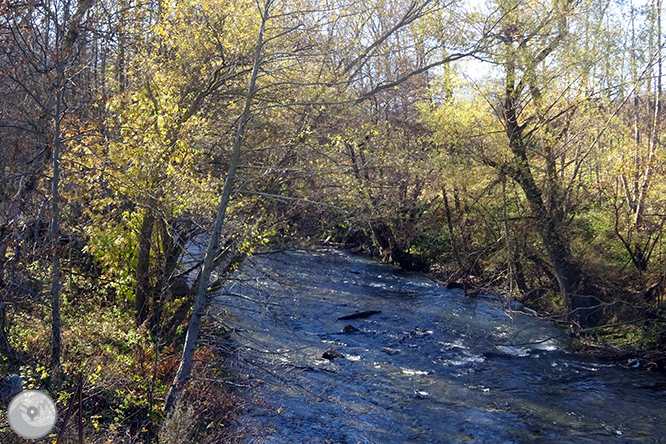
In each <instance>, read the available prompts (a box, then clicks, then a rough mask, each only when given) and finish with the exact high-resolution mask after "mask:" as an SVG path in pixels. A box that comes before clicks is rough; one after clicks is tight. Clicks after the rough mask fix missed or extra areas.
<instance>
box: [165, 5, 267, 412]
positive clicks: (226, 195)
mask: <svg viewBox="0 0 666 444" xmlns="http://www.w3.org/2000/svg"><path fill="white" fill-rule="evenodd" d="M271 5H272V0H267V1H266V3H265V6H264V10H263V12H262V21H261V27H260V29H259V34H258V36H257V44H256V47H255V52H254V67H253V68H252V74H251V76H250V83H249V86H248V89H247V93H246V95H245V106H244V108H243V113H242V114H241V116H240V119H239V122H238V128H237V130H236V135H235V137H234V144H233V149H232V154H231V160H230V161H229V168H228V171H227V178H226V180H225V183H224V189H223V190H222V196H221V198H220V204H219V206H218V209H217V214H216V217H215V225H214V227H213V232H212V233H211V236H210V240H209V241H208V247H207V249H206V256H205V258H204V263H203V267H202V269H201V273H200V276H199V285H198V287H197V295H196V297H195V300H194V306H193V307H192V316H191V317H190V322H189V325H188V328H187V335H186V336H185V347H184V349H183V356H182V357H181V359H180V366H179V367H178V371H177V373H176V376H175V377H174V380H173V383H172V384H171V390H169V395H168V397H167V400H166V403H165V405H164V410H165V411H167V412H168V411H170V410H171V409H172V408H173V407H174V406H175V405H176V403H177V401H178V399H179V398H180V394H181V393H182V390H183V388H184V386H185V383H186V382H187V381H188V380H189V378H190V372H191V371H192V361H193V358H194V352H195V350H196V344H197V340H198V338H199V328H200V326H201V318H202V316H203V313H204V310H205V308H206V301H207V293H208V286H209V282H210V275H211V273H212V271H213V268H214V261H215V256H216V255H217V253H218V252H219V247H220V238H221V236H222V228H223V227H224V221H225V217H226V214H227V208H228V206H229V201H230V200H231V194H232V192H233V188H234V184H235V181H236V170H237V168H238V165H239V163H240V158H241V147H242V145H243V140H244V138H245V131H246V129H247V124H248V122H249V121H250V118H251V109H252V103H253V102H254V97H255V95H256V93H257V87H256V84H257V77H258V76H259V68H260V66H261V55H262V51H263V46H264V31H265V29H266V21H267V20H268V14H269V10H270V7H271Z"/></svg>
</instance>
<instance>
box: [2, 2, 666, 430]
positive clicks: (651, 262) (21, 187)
mask: <svg viewBox="0 0 666 444" xmlns="http://www.w3.org/2000/svg"><path fill="white" fill-rule="evenodd" d="M661 9H662V8H661V0H648V1H647V2H644V3H634V2H633V1H632V0H487V1H486V2H485V3H484V2H475V3H472V2H464V1H458V0H395V1H392V2H388V1H386V0H364V1H357V0H342V1H340V0H254V1H251V0H176V1H171V0H26V1H15V0H0V355H1V357H2V359H1V360H0V375H20V376H21V377H22V379H23V386H24V388H38V389H45V390H47V391H48V393H49V394H50V395H51V396H52V398H53V399H54V400H55V401H56V403H57V405H58V407H59V408H60V409H62V410H63V411H64V410H65V409H66V408H68V407H69V406H70V405H73V403H74V401H75V399H74V394H75V392H76V391H77V387H78V390H79V391H80V392H82V393H83V405H84V408H85V411H86V419H85V421H82V420H79V424H78V425H79V427H81V426H83V432H82V433H84V434H85V437H86V438H85V442H87V443H116V442H118V443H119V442H132V443H135V442H136V443H138V442H142V443H153V442H184V439H183V437H184V436H188V437H189V438H188V440H190V441H191V442H202V443H203V442H211V443H212V442H235V440H241V439H242V436H241V435H242V433H241V432H238V431H235V430H234V429H233V427H230V424H231V423H232V422H233V418H234V417H235V415H236V414H237V412H238V410H239V409H241V408H242V404H243V399H241V398H240V397H239V396H238V395H237V394H236V393H235V392H234V390H233V385H231V384H227V383H225V380H226V379H227V378H230V377H232V375H230V372H229V371H228V369H225V368H224V366H223V365H222V362H223V357H222V355H223V353H224V351H223V350H221V349H220V348H219V347H216V346H215V345H214V342H209V341H208V340H207V338H208V337H209V336H211V335H215V334H220V335H221V334H223V333H224V332H220V331H218V330H217V329H216V327H215V326H214V325H213V324H212V323H211V322H210V320H209V319H208V318H207V316H206V309H207V306H208V304H209V302H210V295H211V294H212V292H213V291H214V290H215V288H219V287H220V286H221V285H222V284H223V283H224V282H225V280H226V279H227V278H228V277H229V276H230V275H231V273H232V272H233V271H234V270H235V269H236V268H237V267H238V265H239V263H240V262H242V261H243V259H244V258H246V257H248V256H251V255H253V254H258V253H261V252H264V251H268V250H271V249H276V248H284V247H288V246H294V245H299V246H301V247H303V246H305V247H306V248H307V246H308V245H317V244H322V243H325V244H332V245H337V246H340V247H341V248H348V249H351V250H353V251H356V252H359V253H363V254H368V255H372V256H374V257H377V258H378V259H380V260H382V261H384V262H387V263H393V264H397V265H399V266H400V267H402V268H403V269H405V270H410V271H419V272H427V273H430V275H431V276H434V277H436V278H437V279H438V280H440V281H442V282H443V283H445V284H446V285H448V286H449V287H461V288H464V291H465V292H466V293H467V294H468V295H469V297H474V295H475V294H478V293H479V292H492V293H495V294H497V295H500V296H501V297H502V298H505V299H507V300H509V299H514V300H518V301H520V302H522V303H523V304H525V305H526V306H527V307H529V308H530V309H532V310H534V311H535V312H537V313H538V314H539V315H540V316H542V317H544V318H547V319H549V320H550V321H551V322H553V323H556V324H558V325H561V326H563V327H564V328H567V329H568V330H569V331H570V332H571V336H572V340H573V341H574V344H575V347H577V348H578V349H579V350H580V351H581V352H586V353H594V354H599V355H604V356H610V357H612V358H613V359H624V360H626V359H627V358H628V357H631V358H632V359H635V361H636V362H637V363H639V364H640V366H641V367H642V368H644V369H645V370H646V371H663V370H664V363H665V362H666V358H665V356H666V355H665V353H664V344H666V312H665V311H664V308H665V307H664V306H663V303H664V302H666V267H665V266H664V263H665V262H666V257H664V255H666V238H664V236H663V232H664V228H665V226H664V225H665V223H666V188H665V185H664V184H665V183H666V182H665V179H666V177H665V175H666V170H665V169H664V166H665V165H664V160H665V157H664V146H665V145H666V134H664V133H662V131H666V125H665V123H666V121H665V112H664V111H663V110H662V102H661V98H662V77H663V73H662V48H663V45H664V38H663V32H662V27H661V15H662V11H661ZM195 244H196V245H198V248H200V250H201V251H202V259H201V260H200V261H196V262H195V263H192V262H191V261H188V260H186V257H188V251H190V250H191V249H192V248H193V247H192V246H193V245H195ZM0 391H1V390H0ZM0 401H2V402H4V400H0ZM80 408H81V407H79V409H80ZM4 414H5V412H4V404H3V411H2V415H4ZM0 419H2V422H1V423H0V433H9V432H8V431H9V428H8V427H7V426H6V422H5V418H4V416H3V417H2V418H0ZM63 430H64V431H63V433H62V436H61V437H59V438H58V439H61V438H63V436H64V438H63V439H68V438H67V437H70V438H71V439H72V440H73V439H74V437H75V436H76V433H77V430H76V421H75V420H74V419H72V420H71V421H70V423H69V425H68V426H67V427H65V428H64V429H63ZM55 437H56V432H54V434H53V435H51V437H50V438H49V439H50V441H49V442H55ZM3 442H4V439H3ZM9 442H12V441H9ZM44 442H46V441H44ZM59 442H60V441H59ZM81 442H82V441H81Z"/></svg>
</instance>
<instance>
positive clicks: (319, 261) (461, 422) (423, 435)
mask: <svg viewBox="0 0 666 444" xmlns="http://www.w3.org/2000/svg"><path fill="white" fill-rule="evenodd" d="M222 293H223V294H222V295H221V296H219V297H217V298H216V303H215V304H214V306H213V307H214V309H217V311H218V312H219V313H218V314H219V315H218V316H217V317H218V319H222V321H223V322H224V323H225V324H226V325H227V326H228V327H231V328H233V331H234V333H233V335H232V338H233V339H234V341H235V343H236V345H237V346H238V347H239V348H238V349H237V351H236V359H235V360H234V365H235V367H236V369H237V370H239V371H241V372H243V373H244V374H246V375H247V376H248V378H249V380H250V381H254V382H255V384H256V386H255V389H254V391H253V392H252V393H249V395H252V396H253V398H254V399H255V400H256V402H255V403H254V405H253V406H251V407H250V408H249V409H248V411H247V412H246V413H245V414H244V415H243V417H242V418H241V421H242V422H243V423H246V424H247V423H251V424H254V425H255V426H257V427H258V428H259V430H261V431H262V436H261V437H253V438H250V440H249V442H251V443H254V442H257V443H259V442H265V443H349V444H356V443H382V444H383V443H386V444H393V443H532V442H538V443H608V442H612V443H660V442H661V443H666V376H664V375H657V374H649V373H645V372H642V371H641V370H638V369H626V368H622V367H618V366H614V365H610V364H606V363H601V362H595V361H591V360H589V359H585V358H582V357H580V356H577V355H575V354H573V353H570V352H569V351H568V350H567V345H566V344H567V338H566V335H565V334H564V333H563V332H562V331H561V330H558V329H557V328H555V327H553V326H551V325H549V324H548V323H546V322H544V321H542V320H539V319H537V318H536V317H534V316H532V315H531V314H529V313H526V312H523V311H521V310H520V308H519V307H514V308H513V309H508V308H506V307H504V306H503V304H501V303H500V302H501V301H499V300H498V299H497V298H493V297H490V296H488V297H477V298H470V297H466V296H464V295H463V294H462V292H461V291H460V290H447V289H445V288H444V287H443V286H442V285H440V284H438V283H436V282H434V281H433V280H431V279H429V278H427V277H425V276H422V275H418V274H407V273H404V272H401V271H400V270H398V269H396V268H394V267H391V266H387V265H382V264H379V263H377V262H374V261H372V260H369V259H367V258H363V257H359V256H355V255H351V254H348V253H345V252H341V251H337V250H333V249H320V250H317V251H308V252H306V251H288V252H281V253H271V254H267V255H261V256H255V257H253V258H251V259H250V260H248V261H247V262H246V263H245V264H244V265H243V267H241V269H240V272H239V274H238V275H237V276H236V277H235V279H234V280H233V281H232V282H231V283H230V284H229V285H228V286H227V287H226V288H224V289H223V291H222ZM505 305H506V304H505ZM369 310H375V311H381V313H378V314H374V315H371V316H368V317H367V318H365V319H353V320H346V321H345V320H338V318H339V317H342V316H346V315H350V314H353V313H357V312H360V311H369ZM348 324H349V325H352V326H353V327H355V328H357V329H358V330H359V331H357V332H353V333H342V329H343V328H344V327H345V326H346V325H348ZM330 348H332V349H334V350H336V351H338V352H340V353H342V354H343V355H344V358H338V359H334V360H328V359H323V358H322V353H323V352H324V351H326V350H327V349H330Z"/></svg>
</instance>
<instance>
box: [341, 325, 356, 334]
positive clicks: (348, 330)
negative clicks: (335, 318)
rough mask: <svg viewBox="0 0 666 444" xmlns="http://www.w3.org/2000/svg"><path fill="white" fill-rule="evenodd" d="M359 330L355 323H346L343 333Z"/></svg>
mask: <svg viewBox="0 0 666 444" xmlns="http://www.w3.org/2000/svg"><path fill="white" fill-rule="evenodd" d="M357 331H359V329H358V328H356V327H354V326H353V325H349V324H347V325H345V326H344V327H343V329H342V333H354V332H357Z"/></svg>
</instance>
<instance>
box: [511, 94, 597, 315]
mask: <svg viewBox="0 0 666 444" xmlns="http://www.w3.org/2000/svg"><path fill="white" fill-rule="evenodd" d="M504 116H505V124H506V129H507V135H508V136H509V146H510V148H511V152H512V154H513V156H512V159H511V162H510V165H509V167H508V175H509V176H510V177H511V178H512V179H513V180H514V181H515V182H517V183H518V184H519V185H520V187H521V188H522V190H523V193H525V198H526V199H527V202H528V203H529V206H530V210H531V211H532V214H533V215H534V217H535V219H536V221H537V227H538V231H539V235H540V237H541V239H542V241H543V244H544V247H545V249H546V252H547V253H548V257H549V259H550V262H551V264H552V266H553V270H554V272H555V275H556V276H557V281H558V283H559V287H560V291H561V293H562V300H563V302H564V306H565V308H566V310H567V317H568V319H569V320H570V321H572V322H573V323H575V324H578V325H579V326H581V327H589V326H592V325H594V324H595V323H596V322H597V320H598V316H599V314H600V309H599V307H598V306H599V300H598V298H596V297H595V295H594V294H593V293H594V290H595V289H594V286H593V285H591V283H590V282H588V280H587V278H586V276H585V274H584V273H583V271H582V270H581V268H580V267H579V266H578V265H577V264H576V262H575V260H574V258H573V255H572V253H571V248H570V245H569V241H568V238H567V236H566V235H565V234H564V233H562V230H561V227H560V224H559V222H558V218H557V216H556V215H555V214H553V210H552V209H551V210H549V209H548V208H547V207H546V205H545V204H544V201H543V197H542V191H541V189H540V188H539V186H538V185H537V183H536V181H535V180H534V176H533V174H532V169H531V167H530V164H529V161H528V159H527V154H526V152H527V145H528V144H529V140H527V138H526V137H525V136H524V134H523V132H522V130H523V127H522V126H521V125H518V123H517V119H516V107H515V103H514V102H513V100H512V99H511V97H510V96H509V97H508V98H507V100H506V102H505V108H504Z"/></svg>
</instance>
